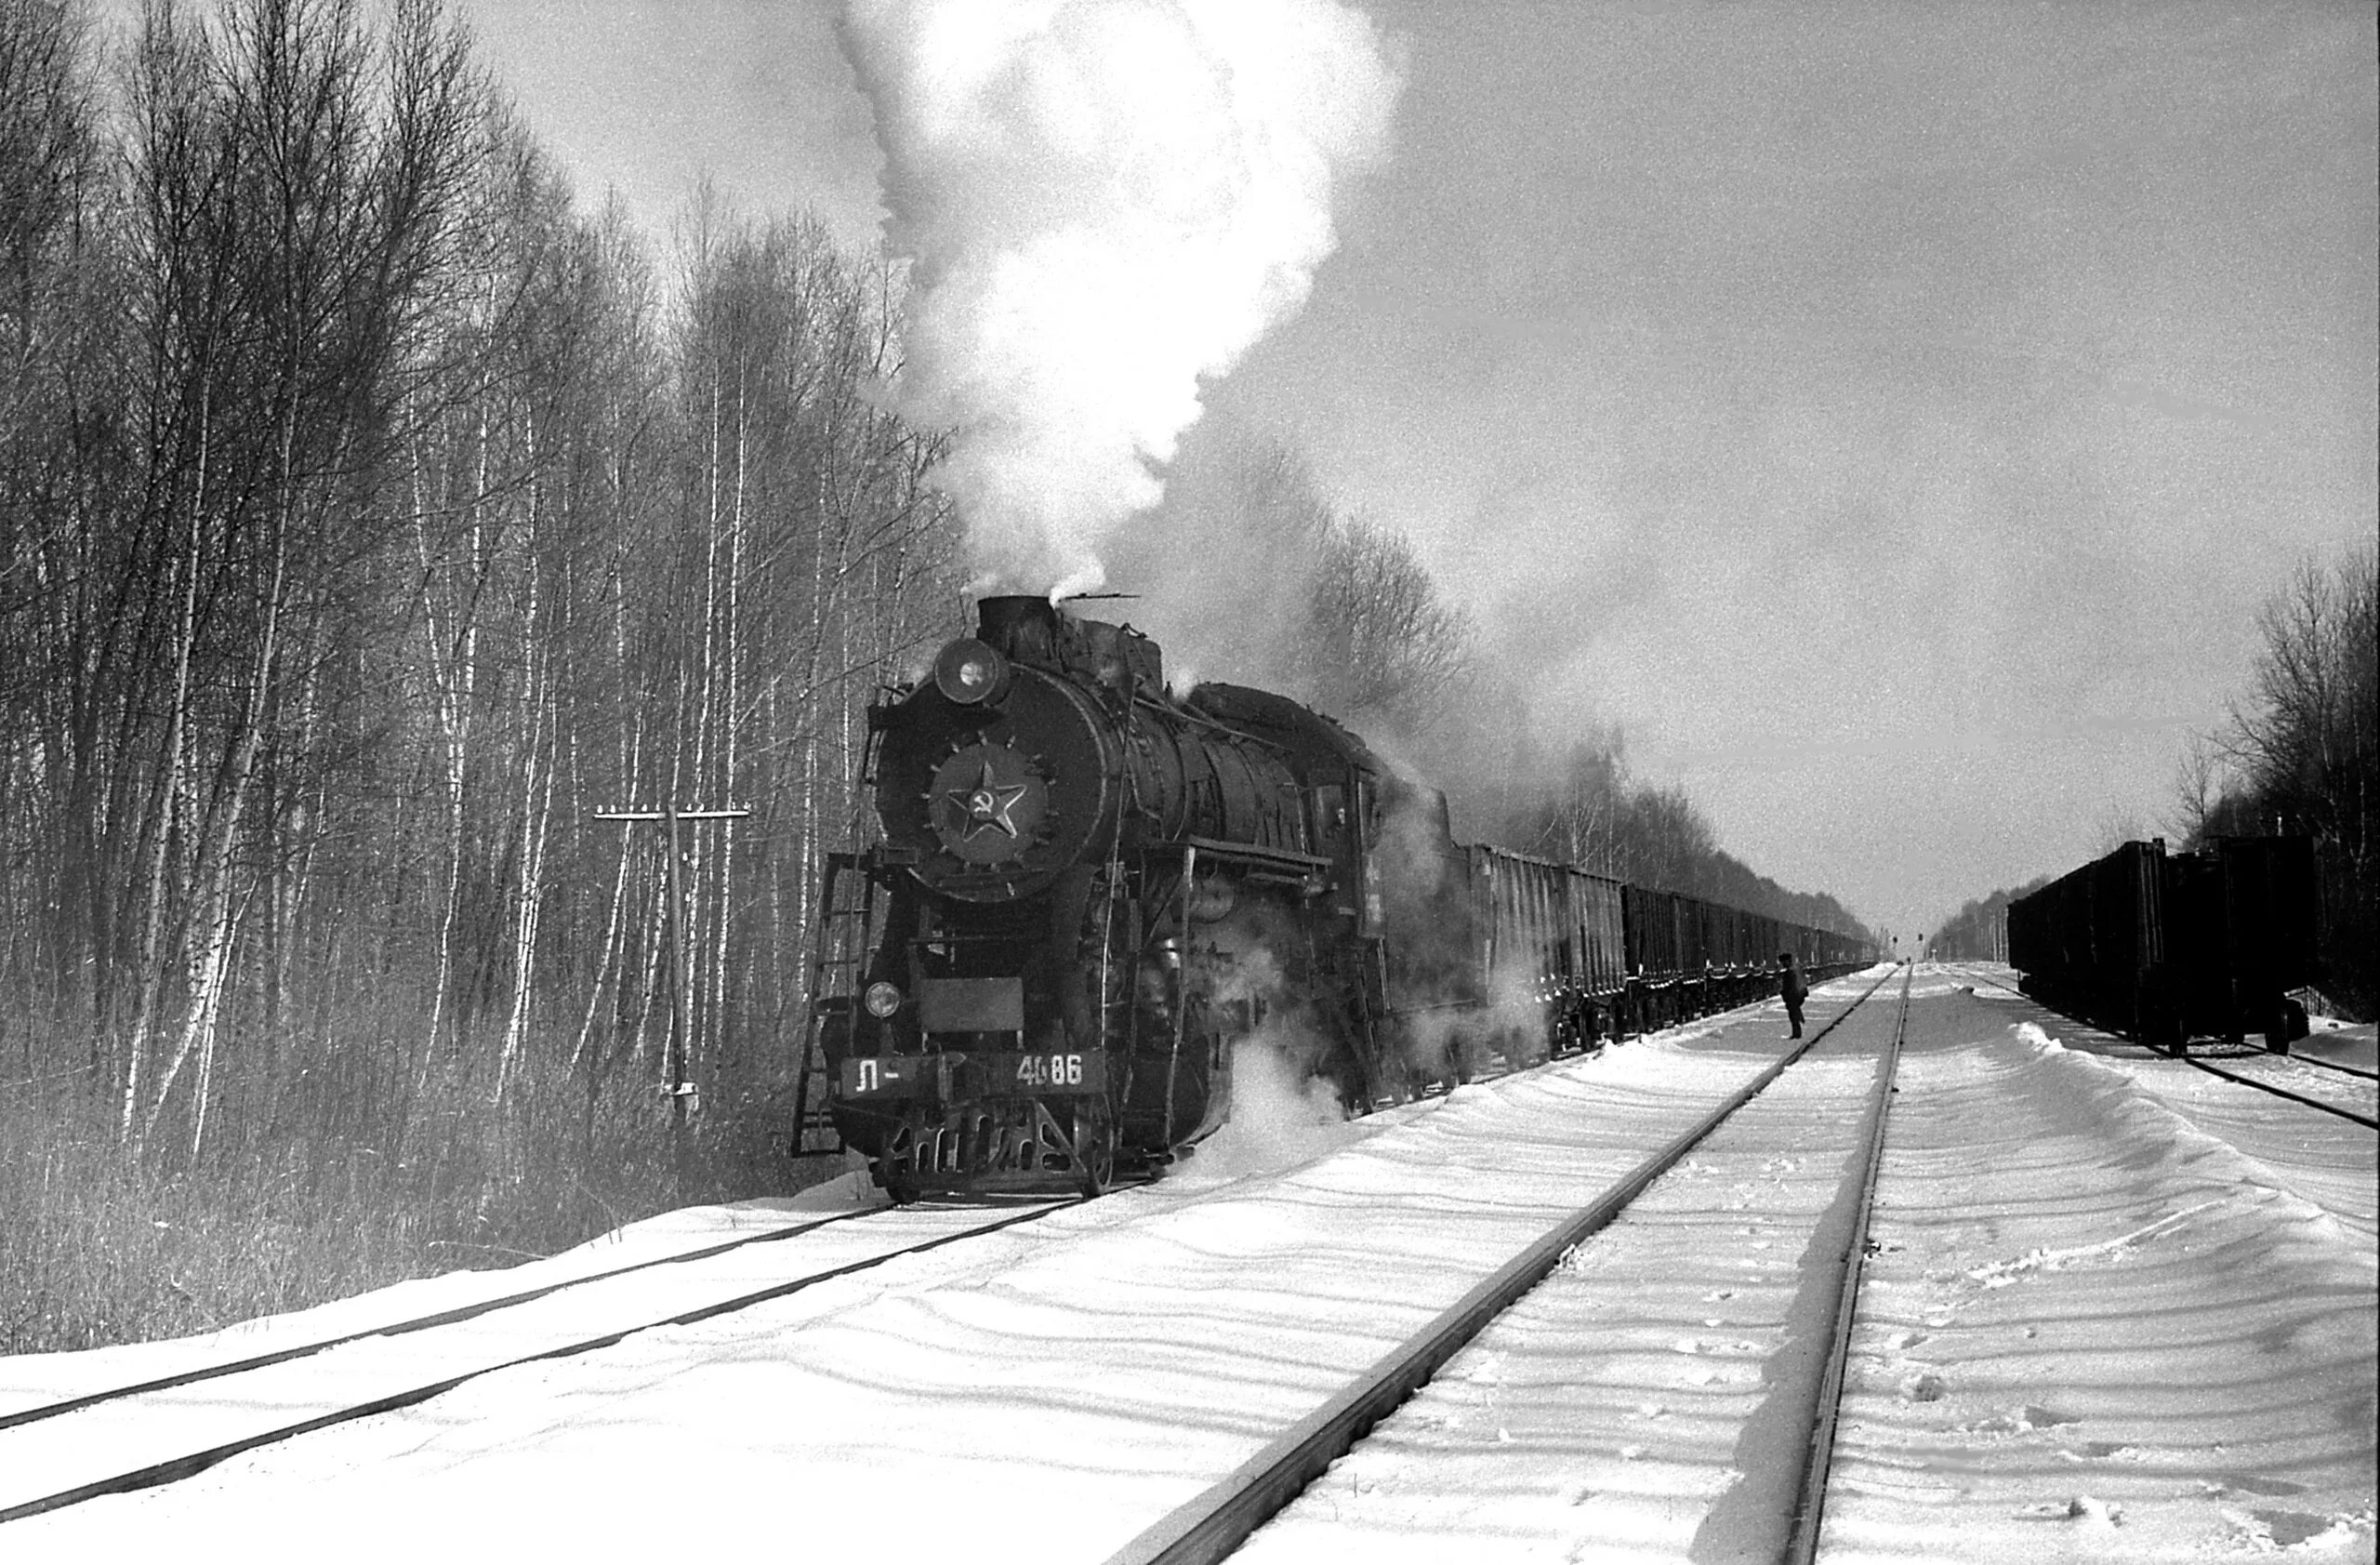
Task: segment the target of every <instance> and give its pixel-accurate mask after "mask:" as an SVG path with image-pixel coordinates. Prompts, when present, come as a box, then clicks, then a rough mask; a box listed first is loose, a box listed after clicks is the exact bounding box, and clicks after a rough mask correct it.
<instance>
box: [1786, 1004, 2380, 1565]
mask: <svg viewBox="0 0 2380 1565" xmlns="http://www.w3.org/2000/svg"><path fill="white" fill-rule="evenodd" d="M1937 1015H1938V1016H1939V1017H1940V1018H1941V1019H1940V1020H1939V1021H1938V1022H1937V1023H1936V1026H1937V1028H1940V1029H1941V1030H1940V1032H1939V1033H1938V1034H1937V1036H1938V1037H1939V1038H1940V1039H1941V1040H1942V1042H1941V1044H1940V1046H1936V1047H1927V1048H1915V1047H1914V1041H1912V1052H1911V1054H1909V1056H1908V1057H1907V1058H1906V1059H1905V1062H1904V1064H1903V1067H1902V1091H1901V1093H1900V1094H1899V1095H1898V1096H1897V1098H1896V1099H1895V1104H1894V1117H1893V1121H1892V1136H1891V1140H1890V1141H1889V1143H1888V1144H1887V1149H1886V1152H1885V1157H1884V1170H1883V1174H1882V1183H1881V1185H1880V1188H1879V1194H1878V1203H1877V1210H1876V1214H1875V1218H1874V1222H1873V1225H1872V1227H1871V1230H1870V1232H1871V1239H1872V1240H1874V1241H1875V1242H1876V1243H1877V1244H1878V1245H1879V1246H1880V1247H1881V1248H1880V1249H1879V1251H1878V1253H1875V1254H1874V1255H1873V1256H1872V1257H1871V1259H1870V1261H1869V1263H1868V1277H1867V1280H1866V1284H1865V1287H1864V1289H1863V1292H1862V1308H1861V1312H1860V1316H1859V1320H1858V1325H1857V1327H1856V1334H1855V1339H1854V1356H1853V1359H1852V1363H1851V1366H1850V1373H1849V1376H1848V1381H1847V1385H1846V1391H1845V1404H1844V1420H1845V1422H1844V1426H1843V1429H1842V1432H1841V1435H1840V1437H1839V1439H1838V1444H1837V1446H1836V1453H1835V1464H1836V1465H1835V1469H1834V1476H1835V1484H1834V1488H1833V1490H1832V1491H1831V1494H1830V1498H1829V1501H1828V1505H1827V1516H1826V1532H1825V1536H1824V1546H1825V1558H1828V1559H1829V1560H1831V1561H1833V1560H1840V1561H1843V1562H1845V1565H1864V1562H1868V1561H1884V1560H1892V1561H1912V1562H1913V1561H1927V1562H1932V1561H1949V1560H1962V1559H1976V1560H1995V1561H1998V1560H2008V1559H2025V1560H2077V1561H2093V1562H2097V1561H2119V1560H2130V1559H2144V1560H2145V1559H2193V1560H2195V1559H2208V1558H2236V1557H2245V1556H2254V1555H2259V1554H2263V1553H2268V1552H2270V1551H2272V1550H2274V1549H2276V1548H2288V1549H2292V1550H2294V1552H2295V1553H2296V1554H2298V1555H2302V1556H2303V1557H2305V1558H2323V1559H2369V1558H2372V1555H2373V1487H2374V1443H2373V1412H2374V1386H2375V1361H2376V1360H2375V1340H2374V1320H2373V1306H2374V1299H2375V1261H2374V1250H2373V1239H2372V1232H2371V1229H2370V1227H2368V1226H2366V1227H2354V1226H2350V1225H2349V1224H2348V1223H2346V1222H2343V1221H2342V1220H2341V1218H2340V1216H2339V1215H2338V1214H2334V1212H2333V1211H2330V1210H2326V1209H2325V1206H2324V1204H2323V1203H2322V1202H2321V1200H2319V1199H2309V1196H2308V1194H2307V1190H2306V1188H2305V1187H2304V1186H2303V1183H2302V1180H2301V1177H2300V1175H2301V1174H2302V1172H2303V1171H2302V1170H2301V1169H2298V1168H2292V1167H2283V1166H2278V1165H2276V1164H2273V1163H2270V1162H2268V1161H2266V1160H2263V1159H2261V1158H2258V1157H2255V1156H2251V1155H2250V1154H2249V1153H2247V1152H2245V1151H2243V1150H2242V1149H2241V1147H2240V1146H2238V1145H2236V1144H2234V1143H2233V1142H2232V1141H2229V1140H2226V1139H2221V1138H2218V1137H2216V1136H2215V1135H2211V1134H2207V1133H2206V1132H2205V1131H2203V1130H2202V1129H2201V1128H2199V1126H2198V1125H2197V1124H2194V1123H2193V1122H2192V1121H2190V1119H2188V1118H2187V1117H2185V1115H2183V1114H2181V1113H2178V1112H2176V1111H2175V1109H2174V1108H2173V1107H2169V1106H2168V1104H2167V1103H2166V1102H2165V1101H2164V1100H2163V1096H2162V1094H2165V1093H2166V1092H2169V1091H2172V1090H2173V1089H2174V1088H2175V1084H2176V1083H2178V1082H2181V1081H2182V1080H2183V1079H2184V1078H2186V1077H2195V1078H2196V1079H2197V1080H2199V1081H2208V1082H2215V1079H2214V1078H2211V1077H2207V1076H2205V1075H2204V1074H2203V1073H2202V1072H2197V1071H2193V1070H2191V1069H2190V1068H2189V1067H2188V1066H2187V1065H2183V1064H2180V1063H2179V1062H2175V1061H2163V1060H2154V1059H2143V1060H2134V1061H2125V1062H2116V1061H2111V1060H2107V1059H2101V1058H2096V1057H2093V1056H2091V1055H2087V1054H2083V1053H2080V1052H2077V1051H2074V1050H2069V1049H2067V1048H2064V1047H2062V1046H2061V1045H2059V1044H2058V1043H2057V1042H2056V1041H2054V1040H2053V1039H2052V1038H2051V1037H2050V1036H2049V1035H2048V1034H2047V1033H2046V1032H2044V1031H2043V1029H2042V1028H2041V1026H2040V1025H2039V1024H2036V1023H2032V1022H2030V1021H2027V1022H2018V1023H2016V1025H2015V1026H2011V1025H2009V1021H2008V1012H2007V1011H2006V1009H2005V1008H2004V1007H2003V1006H2001V1005H1998V1004H1996V1003H1990V1002H1981V1001H1979V997H1978V999H1977V1000H1969V999H1965V998H1964V997H1953V998H1951V999H1949V1000H1946V1001H1942V1002H1941V1009H1940V1010H1939V1011H1937ZM2215 1084H2216V1085H2224V1086H2227V1087H2228V1090H2229V1091H2230V1092H2232V1093H2235V1094H2238V1096H2239V1100H2240V1101H2239V1102H2238V1103H2236V1104H2232V1105H2229V1106H2228V1107H2227V1111H2226V1116H2225V1122H2226V1124H2227V1125H2228V1127H2229V1128H2231V1129H2233V1130H2244V1129H2248V1128H2251V1126H2253V1128H2254V1130H2255V1131H2256V1134H2255V1135H2254V1138H2253V1139H2254V1141H2255V1143H2256V1144H2257V1145H2259V1146H2263V1147H2283V1146H2288V1145H2290V1144H2292V1143H2293V1142H2294V1141H2295V1140H2297V1139H2300V1138H2306V1139H2315V1140H2320V1139H2321V1138H2323V1137H2325V1136H2327V1135H2328V1131H2327V1129H2326V1128H2325V1127H2327V1126H2329V1125H2332V1124H2339V1123H2343V1121H2334V1120H2331V1119H2329V1118H2327V1117H2325V1116H2321V1115H2319V1114H2317V1113H2316V1112H2315V1111H2314V1110H2311V1109H2308V1108H2306V1107H2302V1106H2297V1105H2293V1104H2289V1103H2287V1102H2285V1101H2283V1100H2281V1099H2278V1098H2274V1097H2271V1096H2269V1095H2268V1094H2255V1093H2253V1092H2250V1091H2249V1090H2248V1089H2245V1088H2240V1087H2237V1086H2231V1085H2229V1084H2226V1083H2215ZM2251 1100H2253V1102H2252V1101H2251ZM2349 1128H2350V1129H2352V1130H2356V1131H2357V1132H2358V1133H2359V1134H2360V1135H2361V1136H2362V1138H2363V1139H2362V1143H2361V1175H2360V1177H2361V1181H2362V1186H2363V1188H2364V1190H2365V1191H2366V1192H2367V1194H2368V1192H2369V1190H2370V1187H2371V1186H2372V1184H2373V1179H2374V1163H2373V1137H2372V1134H2371V1133H2370V1132H2369V1131H2363V1130H2361V1129H2360V1127H2349ZM2315 1166H2316V1167H2317V1168H2318V1169H2319V1171H2320V1172H2321V1174H2322V1188H2323V1189H2327V1188H2329V1187H2331V1186H2332V1184H2333V1182H2334V1181H2333V1175H2334V1174H2336V1173H2337V1165H2336V1163H2335V1162H2334V1160H2333V1159H2331V1158H2330V1157H2327V1156H2326V1157H2325V1158H2324V1159H2321V1160H2318V1162H2317V1164H2316V1165H2315ZM2316 1193H2317V1195H2319V1194H2320V1193H2321V1192H2320V1191H2317V1192H2316Z"/></svg>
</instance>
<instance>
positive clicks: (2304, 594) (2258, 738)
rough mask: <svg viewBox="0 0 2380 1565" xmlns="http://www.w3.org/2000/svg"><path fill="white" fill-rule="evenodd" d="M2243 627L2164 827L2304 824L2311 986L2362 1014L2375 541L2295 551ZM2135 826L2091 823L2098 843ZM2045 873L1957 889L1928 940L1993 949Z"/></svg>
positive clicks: (2211, 832)
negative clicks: (2316, 929)
mask: <svg viewBox="0 0 2380 1565" xmlns="http://www.w3.org/2000/svg"><path fill="white" fill-rule="evenodd" d="M2256 631H2257V641H2258V646H2257V650H2256V654H2255V659H2254V663H2253V664H2252V665H2251V668H2250V672H2249V688H2248V693H2247V695H2246V696H2243V697H2241V698H2240V699H2238V700H2236V701H2234V702H2233V703H2232V705H2231V710H2230V713H2229V716H2228V719H2227V720H2226V722H2225V723H2223V724H2222V725H2221V726H2220V727H2219V728H2217V729H2216V730H2215V732H2213V733H2212V734H2208V735H2204V736H2200V737H2199V738H2197V739H2195V740H2193V741H2192V742H2191V743H2190V744H2189V745H2188V747H2187V748H2186V749H2185V750H2184V752H2183V756H2182V761H2181V765H2180V772H2179V776H2178V778H2177V780H2176V784H2175V814H2174V817H2173V819H2172V820H2171V822H2170V823H2169V826H2168V831H2169V833H2170V835H2172V836H2173V837H2174V838H2175V841H2176V842H2178V843H2179V844H2180V846H2181V848H2182V849H2183V850H2184V851H2188V852H2196V851H2198V850H2200V849H2202V848H2204V847H2206V846H2207V845H2208V844H2209V843H2210V842H2213V841H2214V840H2215V839H2216V838H2219V837H2264V836H2273V835H2278V834H2281V833H2289V834H2295V835H2304V836H2307V837H2311V838H2312V839H2313V840H2314V843H2315V852H2316V862H2317V867H2318V869H2319V871H2320V873H2319V877H2318V880H2319V893H2318V895H2320V896H2321V903H2322V906H2321V932H2322V935H2321V958H2322V965H2323V968H2324V971H2325V975H2326V976H2325V978H2324V981H2323V987H2324V991H2325V998H2326V999H2327V1000H2328V1001H2330V1002H2331V1003H2333V1004H2334V1005H2335V1006H2337V1007H2338V1008H2339V1009H2340V1010H2341V1011H2342V1012H2344V1013H2345V1014H2347V1015H2350V1016H2354V1017H2358V1018H2365V1019H2368V1018H2370V1017H2371V1016H2372V1015H2374V1012H2375V1008H2380V913H2375V901H2380V861H2375V857H2374V855H2375V851H2380V549H2375V548H2374V546H2373V545H2372V544H2370V543H2363V544H2360V545H2359V546H2356V547H2354V548H2351V549H2349V550H2347V551H2346V552H2344V553H2343V554H2341V555H2340V556H2338V557H2337V558H2336V559H2334V560H2332V561H2330V562H2327V563H2325V562H2321V561H2316V560H2309V561H2307V562H2305V563H2303V564H2300V565H2299V566H2298V567H2297V569H2296V570H2295V571H2294V572H2293V573H2292V574H2291V576H2290V577H2289V579H2288V581H2287V582H2286V583H2284V584H2283V585H2282V586H2281V588H2280V590H2277V591H2275V592H2274V593H2273V595H2272V596H2271V597H2269V598H2268V599H2267V600H2266V601H2265V602H2264V603H2263V604H2262V605H2261V606H2260V607H2259V608H2258V609H2257V611H2256ZM2140 835H2142V833H2141V832H2140V831H2139V830H2138V829H2136V828H2122V829H2114V830H2112V831H2110V832H2107V833H2103V836H2104V837H2106V839H2107V840H2106V841H2104V842H2102V850H2103V851H2106V850H2111V849H2113V848H2114V847H2116V846H2117V845H2118V844H2119V843H2120V842H2122V841H2124V840H2126V839H2129V838H2135V837H2138V836H2140ZM2059 872H2061V873H2062V872H2063V871H2062V870H2061V871H2059ZM2052 878H2053V877H2051V876H2047V875H2044V876H2043V877H2042V878H2040V879H2038V880H2035V881H2032V882H2029V883H2027V884H2025V885H2022V886H2017V887H2015V888H2013V889H2011V890H2005V891H1995V892H1993V893H1992V894H1991V895H1990V896H1988V897H1984V898H1981V899H1979V900H1977V901H1974V902H1970V903H1968V904H1967V905H1966V906H1965V907H1964V908H1961V909H1960V910H1959V913H1958V914H1957V916H1956V917H1954V918H1952V919H1950V920H1949V921H1947V922H1945V923H1944V924H1943V925H1942V928H1941V930H1940V932H1939V933H1938V934H1937V935H1936V936H1935V940H1934V943H1933V950H1934V951H1935V953H1936V954H1937V955H1941V956H1947V957H1959V958H1969V959H1979V960H1994V959H2004V958H2005V956H2006V950H2007V948H2006V940H2005V935H2004V930H2005V927H2006V918H2007V906H2008V904H2009V903H2010V902H2011V901H2014V900H2015V899H2016V898H2017V897H2019V896H2022V895H2025V894H2026V893H2028V892H2030V891H2033V890H2036V889H2038V888H2039V887H2041V886H2043V885H2045V884H2047V883H2048V882H2049V880H2050V879H2052ZM1995 942H1996V943H1995Z"/></svg>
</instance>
